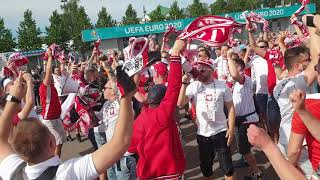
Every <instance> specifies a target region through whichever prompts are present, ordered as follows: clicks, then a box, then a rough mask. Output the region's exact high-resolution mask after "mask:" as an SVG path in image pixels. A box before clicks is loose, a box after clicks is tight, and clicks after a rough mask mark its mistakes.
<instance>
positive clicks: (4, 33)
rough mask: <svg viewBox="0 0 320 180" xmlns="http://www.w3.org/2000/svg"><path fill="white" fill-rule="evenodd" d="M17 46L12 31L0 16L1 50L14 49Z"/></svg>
mask: <svg viewBox="0 0 320 180" xmlns="http://www.w3.org/2000/svg"><path fill="white" fill-rule="evenodd" d="M15 46H16V43H15V42H14V38H13V37H12V33H11V31H10V30H9V29H6V28H5V26H4V20H3V18H1V17H0V52H9V51H13V48H14V47H15Z"/></svg>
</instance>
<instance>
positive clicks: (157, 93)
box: [147, 84, 167, 104]
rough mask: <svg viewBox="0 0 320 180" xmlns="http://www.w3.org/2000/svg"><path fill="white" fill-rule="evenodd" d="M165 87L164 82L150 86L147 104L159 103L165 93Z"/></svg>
mask: <svg viewBox="0 0 320 180" xmlns="http://www.w3.org/2000/svg"><path fill="white" fill-rule="evenodd" d="M166 91H167V87H166V86H165V85H164V84H156V85H154V86H152V87H151V89H150V90H149V92H148V96H147V103H148V104H160V102H161V101H162V99H163V98H164V95H165V94H166Z"/></svg>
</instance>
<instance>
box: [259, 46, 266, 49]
mask: <svg viewBox="0 0 320 180" xmlns="http://www.w3.org/2000/svg"><path fill="white" fill-rule="evenodd" d="M267 47H268V46H259V48H261V49H263V48H267Z"/></svg>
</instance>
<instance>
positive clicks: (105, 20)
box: [96, 7, 117, 28]
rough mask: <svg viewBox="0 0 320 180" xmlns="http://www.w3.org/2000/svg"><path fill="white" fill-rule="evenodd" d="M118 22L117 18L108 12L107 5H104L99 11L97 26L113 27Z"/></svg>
mask: <svg viewBox="0 0 320 180" xmlns="http://www.w3.org/2000/svg"><path fill="white" fill-rule="evenodd" d="M116 23H117V22H116V20H114V19H112V17H111V15H110V14H109V13H108V12H107V9H106V8H105V7H102V8H101V10H100V11H99V13H98V21H97V24H96V28H100V27H113V26H116Z"/></svg>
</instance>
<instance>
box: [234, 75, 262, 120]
mask: <svg viewBox="0 0 320 180" xmlns="http://www.w3.org/2000/svg"><path fill="white" fill-rule="evenodd" d="M244 77H245V81H244V84H240V83H238V82H236V83H235V85H234V87H233V95H232V99H233V104H234V107H235V110H236V116H244V115H246V114H250V113H252V112H255V111H256V109H255V106H254V101H253V84H252V80H251V78H250V77H248V76H246V75H245V76H244ZM246 119H247V121H245V122H244V123H252V122H258V121H259V117H258V115H257V113H254V114H252V115H249V116H247V118H246Z"/></svg>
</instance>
